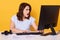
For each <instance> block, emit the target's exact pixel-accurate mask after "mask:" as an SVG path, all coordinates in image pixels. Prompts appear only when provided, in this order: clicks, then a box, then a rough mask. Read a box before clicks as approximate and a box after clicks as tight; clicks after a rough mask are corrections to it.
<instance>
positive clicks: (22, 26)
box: [11, 15, 35, 30]
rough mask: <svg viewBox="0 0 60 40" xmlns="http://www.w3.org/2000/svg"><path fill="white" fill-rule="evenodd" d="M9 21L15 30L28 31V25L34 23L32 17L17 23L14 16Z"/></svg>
mask: <svg viewBox="0 0 60 40" xmlns="http://www.w3.org/2000/svg"><path fill="white" fill-rule="evenodd" d="M11 20H12V21H13V22H14V24H15V28H17V29H20V30H30V25H31V24H32V23H33V22H34V21H35V19H34V18H33V17H32V16H31V17H30V18H29V19H25V20H24V21H19V20H18V19H17V16H16V15H14V16H12V18H11Z"/></svg>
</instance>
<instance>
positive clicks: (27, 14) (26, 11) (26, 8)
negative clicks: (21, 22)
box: [23, 6, 30, 17]
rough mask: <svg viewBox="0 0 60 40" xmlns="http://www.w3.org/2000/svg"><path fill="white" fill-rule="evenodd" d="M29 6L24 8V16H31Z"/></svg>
mask: <svg viewBox="0 0 60 40" xmlns="http://www.w3.org/2000/svg"><path fill="white" fill-rule="evenodd" d="M29 12H30V11H29V6H26V7H25V8H24V10H23V15H24V17H28V16H29Z"/></svg>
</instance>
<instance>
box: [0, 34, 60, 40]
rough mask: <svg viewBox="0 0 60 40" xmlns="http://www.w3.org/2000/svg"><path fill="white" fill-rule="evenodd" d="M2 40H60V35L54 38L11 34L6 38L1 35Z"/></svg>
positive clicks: (0, 39)
mask: <svg viewBox="0 0 60 40" xmlns="http://www.w3.org/2000/svg"><path fill="white" fill-rule="evenodd" d="M0 40H60V34H58V35H54V36H53V35H48V36H41V35H16V34H9V35H7V36H6V35H2V34H1V33H0Z"/></svg>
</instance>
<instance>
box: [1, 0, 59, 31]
mask: <svg viewBox="0 0 60 40" xmlns="http://www.w3.org/2000/svg"><path fill="white" fill-rule="evenodd" d="M22 2H27V3H29V4H30V5H31V6H32V12H31V15H32V16H33V17H34V18H36V24H37V25H38V21H39V14H40V8H41V5H60V1H59V0H0V31H4V30H9V29H10V28H9V27H10V18H11V16H13V15H14V14H16V13H17V12H18V7H19V4H20V3H22ZM31 29H32V28H31ZM55 30H56V31H58V30H60V13H59V18H58V24H57V27H55ZM45 31H47V30H45ZM48 31H50V29H48Z"/></svg>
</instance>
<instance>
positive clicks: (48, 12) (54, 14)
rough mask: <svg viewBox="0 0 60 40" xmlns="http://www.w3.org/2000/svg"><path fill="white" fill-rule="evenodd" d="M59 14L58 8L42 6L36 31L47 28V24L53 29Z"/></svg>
mask: <svg viewBox="0 0 60 40" xmlns="http://www.w3.org/2000/svg"><path fill="white" fill-rule="evenodd" d="M58 14H59V6H55V5H54V6H53V5H42V6H41V11H40V17H39V25H38V29H40V28H41V27H42V28H44V27H45V28H49V27H47V26H48V25H49V24H52V26H53V27H56V25H57V20H58Z"/></svg>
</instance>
